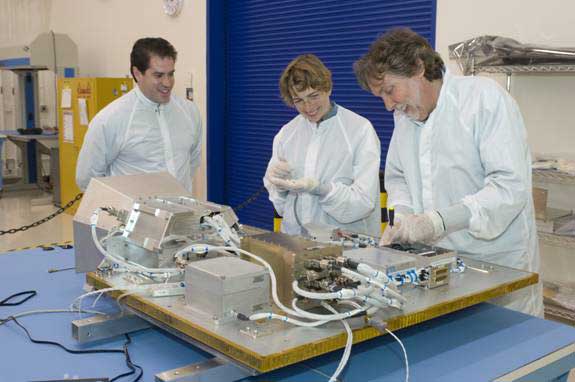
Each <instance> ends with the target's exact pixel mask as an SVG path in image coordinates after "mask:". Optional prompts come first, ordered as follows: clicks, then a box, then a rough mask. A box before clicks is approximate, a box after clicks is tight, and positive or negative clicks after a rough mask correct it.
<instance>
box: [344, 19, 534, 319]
mask: <svg viewBox="0 0 575 382" xmlns="http://www.w3.org/2000/svg"><path fill="white" fill-rule="evenodd" d="M354 70H355V72H356V76H357V79H358V82H359V83H360V85H361V86H362V87H363V88H364V89H366V90H368V91H370V92H371V93H372V94H373V95H375V96H376V97H381V98H382V100H383V102H384V103H385V107H386V109H387V110H389V111H393V112H394V122H395V129H394V131H393V136H392V138H391V142H390V145H389V150H388V152H387V160H386V165H385V188H386V191H387V194H388V205H389V206H393V207H395V211H396V215H395V216H396V219H395V220H396V221H395V224H394V226H393V227H388V228H387V229H386V231H385V232H384V234H383V236H382V239H381V243H380V245H387V244H390V243H394V242H399V243H414V242H421V243H428V244H436V245H438V246H441V247H446V248H450V249H455V250H457V251H460V252H465V253H466V254H468V255H470V256H473V257H474V258H476V259H479V260H483V261H487V262H491V263H496V264H500V265H505V266H510V267H513V268H518V269H524V270H527V271H531V272H537V271H538V270H539V251H538V243H537V234H536V230H535V218H534V209H533V200H532V195H531V155H530V152H529V147H528V145H527V134H526V131H525V127H524V125H523V119H522V117H521V113H520V111H519V108H518V107H517V104H516V103H515V101H514V100H513V99H512V98H511V96H510V95H509V94H508V93H507V92H505V91H504V90H503V89H502V88H501V87H500V86H499V85H498V84H497V83H496V82H494V81H493V80H491V79H488V78H485V77H461V76H452V75H450V74H449V72H447V71H446V70H445V67H444V65H443V61H442V60H441V57H440V56H439V54H437V53H436V52H435V51H434V50H433V48H432V47H431V46H430V45H429V43H428V42H427V41H426V40H425V39H424V38H423V37H421V36H420V35H418V34H417V33H415V32H413V31H411V30H409V29H406V28H402V29H394V30H392V31H390V32H388V33H386V34H384V35H383V36H381V37H380V38H379V39H377V40H376V41H375V42H374V43H373V44H372V45H371V47H370V48H369V51H368V53H367V54H365V55H364V56H363V57H362V58H361V59H360V60H358V61H357V62H356V63H355V64H354ZM496 302H497V303H499V304H501V305H505V306H507V307H509V308H511V309H515V310H519V311H523V312H526V313H530V314H533V315H538V316H541V315H542V313H543V311H542V307H543V305H542V295H541V285H537V286H534V287H529V288H525V289H522V290H520V291H518V292H515V293H512V294H510V295H508V296H505V297H503V298H500V299H497V301H496Z"/></svg>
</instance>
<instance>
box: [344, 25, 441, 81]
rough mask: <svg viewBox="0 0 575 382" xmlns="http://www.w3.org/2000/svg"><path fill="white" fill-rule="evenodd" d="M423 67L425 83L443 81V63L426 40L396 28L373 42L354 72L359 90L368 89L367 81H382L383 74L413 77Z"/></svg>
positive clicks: (357, 62) (356, 64) (405, 29)
mask: <svg viewBox="0 0 575 382" xmlns="http://www.w3.org/2000/svg"><path fill="white" fill-rule="evenodd" d="M422 64H423V67H424V69H425V73H424V76H425V78H426V79H427V80H428V81H433V80H437V79H440V78H443V71H444V68H445V66H444V64H443V60H442V59H441V57H440V56H439V53H437V52H436V51H435V50H433V48H432V47H431V45H430V44H429V43H428V42H427V40H426V39H425V38H423V37H422V36H420V35H419V34H417V33H415V32H414V31H412V30H411V29H409V28H396V29H392V30H390V31H389V32H387V33H385V34H383V35H382V36H380V37H379V38H378V39H377V40H375V42H374V43H373V44H371V46H370V47H369V50H368V52H367V53H366V54H365V55H364V56H363V57H361V58H360V59H359V60H357V61H356V62H355V63H354V64H353V70H354V72H355V76H356V77H357V81H358V82H359V84H360V85H361V87H362V88H364V89H366V90H370V88H369V83H370V80H374V79H375V80H383V76H384V75H385V74H386V73H390V74H394V75H398V76H403V77H412V76H414V75H415V74H417V73H418V72H419V71H420V70H421V65H422Z"/></svg>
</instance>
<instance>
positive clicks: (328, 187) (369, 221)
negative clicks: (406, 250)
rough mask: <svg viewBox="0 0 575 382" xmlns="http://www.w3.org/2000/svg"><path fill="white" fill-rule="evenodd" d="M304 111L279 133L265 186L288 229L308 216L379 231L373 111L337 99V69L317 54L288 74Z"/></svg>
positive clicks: (292, 100)
mask: <svg viewBox="0 0 575 382" xmlns="http://www.w3.org/2000/svg"><path fill="white" fill-rule="evenodd" d="M279 87H280V94H281V96H282V98H283V100H284V102H285V103H286V104H287V105H288V106H290V107H293V108H295V109H296V110H297V112H298V113H299V114H298V115H297V116H296V117H295V118H294V119H292V120H291V121H290V122H289V123H287V124H286V125H284V126H283V127H282V128H281V130H280V131H279V132H278V134H277V135H276V136H275V138H274V144H273V153H272V158H271V159H270V162H269V164H268V169H267V172H266V175H265V177H264V185H265V186H266V188H267V190H268V192H269V195H270V196H269V198H270V200H271V201H272V203H273V204H274V207H275V208H276V211H277V212H278V213H279V214H280V215H282V216H283V220H282V227H281V230H282V232H284V233H287V234H290V235H296V234H302V233H303V232H304V230H303V225H305V224H308V223H315V224H327V225H332V226H336V227H339V228H344V229H346V230H349V231H353V232H357V233H365V234H369V235H373V236H379V234H380V232H381V229H380V227H381V210H380V207H379V205H380V204H379V176H378V175H379V164H380V162H379V160H380V145H379V138H378V137H377V134H376V133H375V130H374V129H373V126H372V125H371V122H369V120H367V119H366V118H364V117H362V116H360V115H358V114H356V113H354V112H352V111H350V110H348V109H346V108H344V107H342V106H340V105H337V104H336V103H334V102H331V101H330V95H331V90H332V81H331V72H330V71H329V69H328V68H326V67H325V65H324V64H323V63H322V62H321V60H320V59H319V58H318V57H317V56H315V55H313V54H304V55H301V56H298V57H296V58H295V59H294V60H292V61H291V62H290V63H289V65H288V66H287V67H286V69H285V70H284V72H283V74H282V76H281V78H280V81H279Z"/></svg>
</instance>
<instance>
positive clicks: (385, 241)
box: [379, 214, 403, 247]
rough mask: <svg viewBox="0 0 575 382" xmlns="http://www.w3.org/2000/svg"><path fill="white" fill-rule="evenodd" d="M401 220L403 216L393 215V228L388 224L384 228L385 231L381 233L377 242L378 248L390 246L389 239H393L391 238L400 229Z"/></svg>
mask: <svg viewBox="0 0 575 382" xmlns="http://www.w3.org/2000/svg"><path fill="white" fill-rule="evenodd" d="M402 219H403V215H400V214H395V216H394V219H393V226H391V225H389V224H388V225H387V227H385V230H384V231H383V235H381V239H380V240H379V246H380V247H383V246H386V245H390V244H392V243H393V241H391V239H392V238H393V236H394V235H395V234H396V232H397V231H398V230H399V228H400V227H401V220H402Z"/></svg>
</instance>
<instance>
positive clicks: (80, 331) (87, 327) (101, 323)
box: [72, 314, 151, 343]
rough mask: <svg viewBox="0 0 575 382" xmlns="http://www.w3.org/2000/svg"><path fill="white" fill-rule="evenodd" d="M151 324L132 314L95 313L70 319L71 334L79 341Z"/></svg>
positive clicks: (115, 334) (122, 332)
mask: <svg viewBox="0 0 575 382" xmlns="http://www.w3.org/2000/svg"><path fill="white" fill-rule="evenodd" d="M150 326H151V325H150V324H149V323H148V322H147V321H144V320H142V319H141V318H140V317H138V316H136V315H133V314H128V315H126V314H124V315H116V316H100V315H96V316H93V317H89V318H84V319H82V320H74V321H72V336H73V337H74V338H75V339H76V340H77V341H78V342H80V343H84V342H91V341H96V340H101V339H105V338H111V337H115V336H118V335H121V334H125V333H130V332H134V331H136V330H141V329H147V328H149V327H150Z"/></svg>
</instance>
